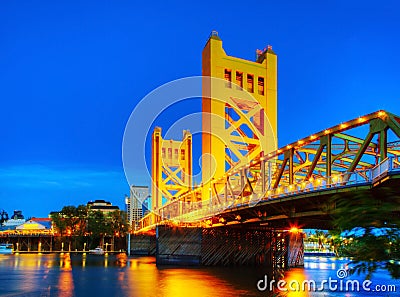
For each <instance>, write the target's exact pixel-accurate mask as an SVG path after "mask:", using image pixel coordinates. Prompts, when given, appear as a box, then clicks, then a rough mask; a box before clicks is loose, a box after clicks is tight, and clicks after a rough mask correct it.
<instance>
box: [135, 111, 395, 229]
mask: <svg viewBox="0 0 400 297" xmlns="http://www.w3.org/2000/svg"><path fill="white" fill-rule="evenodd" d="M398 177H399V178H400V117H398V116H396V115H394V114H392V113H389V112H386V111H382V110H381V111H377V112H374V113H371V114H368V115H365V116H362V117H358V118H355V119H353V120H350V121H347V122H343V123H341V124H338V125H336V126H333V127H330V128H328V129H325V130H323V131H320V132H318V133H315V134H312V135H310V136H308V137H305V138H303V139H300V140H298V141H297V142H294V143H291V144H288V145H286V146H284V147H281V148H279V149H277V150H275V151H273V152H264V153H262V154H260V155H259V156H258V157H256V158H255V159H253V160H251V161H250V162H249V163H248V164H246V165H245V166H242V167H240V168H239V169H237V168H233V170H231V171H228V172H226V174H225V175H224V176H223V177H221V178H219V179H216V180H212V182H211V185H207V186H208V187H209V188H208V191H210V195H209V197H210V198H209V199H207V200H202V193H204V190H205V189H204V188H203V187H204V186H198V187H193V188H192V189H191V190H189V191H188V192H186V193H184V194H182V195H180V196H179V197H176V199H173V200H171V201H169V202H168V203H166V204H165V205H163V206H162V207H160V208H159V209H157V210H155V211H154V212H152V213H150V214H148V215H146V216H145V217H144V218H143V219H142V220H141V221H140V230H138V232H139V233H140V232H146V231H149V230H154V229H155V227H156V226H157V225H160V224H175V225H181V226H185V225H186V226H202V227H211V226H218V225H220V226H221V225H230V224H237V223H254V222H256V223H257V224H260V225H269V226H273V227H274V228H276V227H283V226H285V227H286V228H287V226H288V223H291V222H295V223H296V222H297V223H300V224H298V225H300V226H301V227H302V226H304V227H311V228H323V227H326V226H329V218H328V217H327V213H326V211H324V210H323V207H322V204H323V203H326V201H327V199H328V198H329V197H331V196H332V195H335V194H338V193H342V192H348V191H353V190H358V189H360V188H372V187H376V186H381V185H387V186H390V187H393V188H396V178H398Z"/></svg>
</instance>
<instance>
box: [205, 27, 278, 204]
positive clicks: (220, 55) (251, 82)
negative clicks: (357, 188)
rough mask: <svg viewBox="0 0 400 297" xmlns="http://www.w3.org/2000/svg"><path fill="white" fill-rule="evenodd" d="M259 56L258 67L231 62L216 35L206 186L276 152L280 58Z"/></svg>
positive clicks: (208, 97) (211, 53)
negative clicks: (278, 62)
mask: <svg viewBox="0 0 400 297" xmlns="http://www.w3.org/2000/svg"><path fill="white" fill-rule="evenodd" d="M256 54H257V57H256V61H254V62H253V61H248V60H244V59H240V58H236V57H232V56H228V55H227V54H226V53H225V51H224V49H223V47H222V40H221V39H220V38H219V36H218V34H217V32H215V31H213V32H212V34H211V36H210V38H209V39H208V41H207V44H206V46H205V48H204V50H203V73H202V75H203V76H204V77H205V78H204V79H203V98H202V117H203V120H202V154H203V156H202V181H203V185H207V184H210V185H211V181H212V180H216V179H219V178H221V177H223V176H224V175H225V174H226V173H227V172H232V171H234V170H239V169H240V168H241V167H242V166H244V165H245V164H247V163H249V161H250V160H253V159H255V157H257V156H260V155H261V154H262V152H263V151H264V152H271V151H273V150H275V149H276V145H277V56H276V54H275V53H274V52H273V51H272V47H271V46H268V48H266V49H264V50H263V51H260V50H257V52H256ZM208 77H211V78H208ZM213 78H219V80H216V79H213ZM224 80H225V81H224ZM221 82H222V83H221ZM205 188H206V189H208V188H209V187H208V186H206V187H205ZM207 193H209V192H208V191H207V190H204V191H203V199H207V198H208V196H209V195H208V194H207Z"/></svg>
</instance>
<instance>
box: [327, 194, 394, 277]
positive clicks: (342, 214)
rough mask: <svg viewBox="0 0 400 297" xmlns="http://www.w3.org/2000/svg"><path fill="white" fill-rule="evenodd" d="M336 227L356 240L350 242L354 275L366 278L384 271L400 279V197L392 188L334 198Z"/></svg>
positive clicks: (349, 247) (341, 195)
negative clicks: (358, 274)
mask: <svg viewBox="0 0 400 297" xmlns="http://www.w3.org/2000/svg"><path fill="white" fill-rule="evenodd" d="M333 202H334V204H335V205H336V207H335V209H334V210H333V212H332V214H333V218H334V221H333V223H334V226H335V227H336V228H337V229H339V230H340V231H341V232H344V234H347V235H348V236H351V237H352V239H353V240H351V241H349V242H348V243H347V245H348V247H347V249H348V252H349V253H350V255H351V256H352V257H353V261H352V263H353V264H354V267H353V268H352V269H351V272H352V273H353V272H357V273H361V272H362V273H367V278H370V277H371V275H372V274H373V273H374V272H375V271H376V270H377V269H378V268H383V269H386V270H388V271H389V272H390V274H391V276H392V277H394V278H400V265H399V264H398V263H399V260H400V253H399V251H400V229H399V228H400V216H399V212H398V211H399V206H400V196H399V194H398V193H396V192H395V191H394V190H393V189H391V188H384V187H381V188H373V189H369V190H358V191H357V192H354V191H352V192H347V193H342V194H340V195H336V196H334V197H333Z"/></svg>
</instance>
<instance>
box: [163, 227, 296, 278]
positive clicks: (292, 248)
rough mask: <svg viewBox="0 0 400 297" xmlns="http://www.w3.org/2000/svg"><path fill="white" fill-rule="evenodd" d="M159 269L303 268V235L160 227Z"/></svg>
mask: <svg viewBox="0 0 400 297" xmlns="http://www.w3.org/2000/svg"><path fill="white" fill-rule="evenodd" d="M156 242H157V243H156V244H157V249H156V262H157V265H169V264H172V265H200V264H201V265H205V266H230V265H236V266H265V267H267V268H270V269H271V270H273V271H282V270H286V269H289V268H290V267H297V266H302V265H303V264H304V258H303V255H304V245H303V234H302V233H290V232H286V231H277V230H273V229H268V228H264V227H261V226H245V225H232V226H221V227H213V228H182V227H171V226H166V225H164V226H163V225H160V226H157V231H156Z"/></svg>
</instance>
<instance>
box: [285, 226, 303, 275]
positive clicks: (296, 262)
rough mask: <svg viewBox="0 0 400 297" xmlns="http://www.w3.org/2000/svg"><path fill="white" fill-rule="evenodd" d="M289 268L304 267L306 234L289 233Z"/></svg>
mask: <svg viewBox="0 0 400 297" xmlns="http://www.w3.org/2000/svg"><path fill="white" fill-rule="evenodd" d="M287 242H288V248H287V257H288V268H291V267H299V266H304V233H301V232H293V233H292V232H288V235H287Z"/></svg>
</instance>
